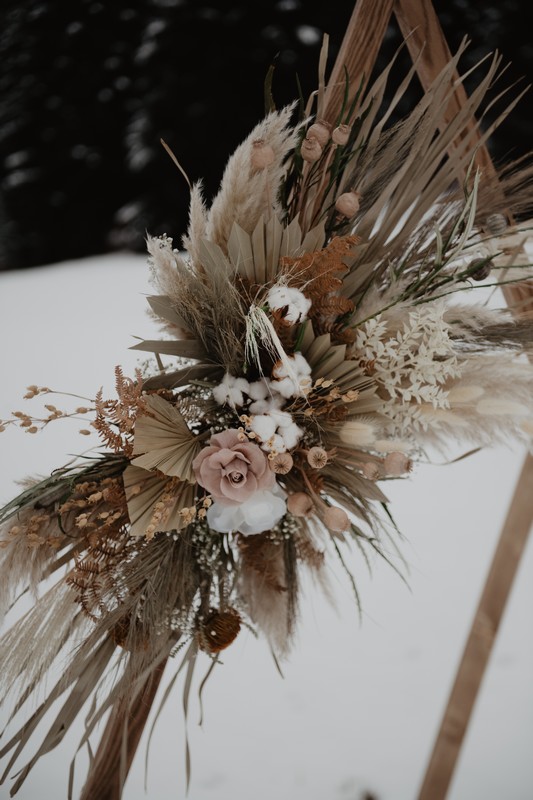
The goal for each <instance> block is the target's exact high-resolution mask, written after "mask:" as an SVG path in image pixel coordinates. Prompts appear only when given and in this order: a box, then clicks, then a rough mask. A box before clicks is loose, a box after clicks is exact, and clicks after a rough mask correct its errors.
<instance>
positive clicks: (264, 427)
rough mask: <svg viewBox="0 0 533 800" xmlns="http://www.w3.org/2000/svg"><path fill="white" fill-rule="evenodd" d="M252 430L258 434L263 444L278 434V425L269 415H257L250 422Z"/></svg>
mask: <svg viewBox="0 0 533 800" xmlns="http://www.w3.org/2000/svg"><path fill="white" fill-rule="evenodd" d="M250 430H252V431H253V432H254V433H255V434H257V436H259V438H260V439H261V441H262V442H268V440H269V439H270V438H271V436H274V434H275V433H276V423H275V421H274V420H273V419H272V417H271V416H269V415H268V414H256V415H255V416H254V417H252V421H251V422H250Z"/></svg>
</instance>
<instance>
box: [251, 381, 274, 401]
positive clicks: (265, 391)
mask: <svg viewBox="0 0 533 800" xmlns="http://www.w3.org/2000/svg"><path fill="white" fill-rule="evenodd" d="M246 394H247V395H248V397H249V398H250V399H251V400H264V399H265V398H266V397H268V395H269V394H270V392H269V388H268V381H267V379H266V378H263V379H262V380H260V381H254V382H253V383H250V384H249V386H248V390H247V392H246Z"/></svg>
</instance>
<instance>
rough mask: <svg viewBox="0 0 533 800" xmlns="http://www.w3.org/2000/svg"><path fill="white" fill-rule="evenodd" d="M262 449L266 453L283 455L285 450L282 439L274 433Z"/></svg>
mask: <svg viewBox="0 0 533 800" xmlns="http://www.w3.org/2000/svg"><path fill="white" fill-rule="evenodd" d="M262 448H263V450H266V451H267V452H276V453H284V452H285V451H286V450H287V448H286V447H285V442H284V440H283V437H282V436H280V435H279V433H275V434H274V436H272V437H271V438H270V439H269V440H268V442H267V443H266V444H263V445H262Z"/></svg>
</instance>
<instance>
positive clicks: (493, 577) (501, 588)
mask: <svg viewBox="0 0 533 800" xmlns="http://www.w3.org/2000/svg"><path fill="white" fill-rule="evenodd" d="M532 497H533V456H532V455H531V454H528V455H527V457H526V459H525V462H524V466H523V468H522V472H521V474H520V477H519V480H518V483H517V485H516V488H515V492H514V496H513V498H512V501H511V505H510V507H509V512H508V514H507V518H506V520H505V523H504V526H503V529H502V532H501V535H500V540H499V542H498V545H497V548H496V551H495V553H494V556H493V560H492V564H491V567H490V570H489V574H488V576H487V580H486V583H485V586H484V589H483V592H482V595H481V599H480V601H479V604H478V607H477V610H476V613H475V615H474V621H473V624H472V627H471V630H470V633H469V636H468V639H467V642H466V646H465V648H464V651H463V655H462V658H461V661H460V664H459V668H458V670H457V674H456V678H455V681H454V684H453V688H452V690H451V693H450V696H449V700H448V703H447V706H446V710H445V712H444V716H443V718H442V722H441V725H440V730H439V733H438V736H437V739H436V742H435V745H434V748H433V752H432V754H431V757H430V760H429V764H428V768H427V771H426V774H425V776H424V779H423V782H422V786H421V789H420V792H419V794H418V800H443V798H445V797H446V795H447V793H448V789H449V786H450V783H451V780H452V777H453V773H454V768H455V764H456V761H457V757H458V754H459V751H460V748H461V745H462V743H463V739H464V736H465V733H466V730H467V727H468V722H469V719H470V715H471V713H472V710H473V707H474V704H475V701H476V698H477V695H478V691H479V687H480V685H481V680H482V677H483V675H484V673H485V669H486V666H487V663H488V660H489V657H490V654H491V652H492V647H493V644H494V641H495V639H496V634H497V633H498V628H499V626H500V622H501V619H502V616H503V612H504V610H505V607H506V603H507V600H508V597H509V593H510V589H511V587H512V585H513V582H514V579H515V575H516V572H517V569H518V566H519V564H520V560H521V558H522V554H523V552H524V548H525V545H526V542H527V539H528V535H529V531H530V529H531V525H532V523H533V503H532V502H531V498H532Z"/></svg>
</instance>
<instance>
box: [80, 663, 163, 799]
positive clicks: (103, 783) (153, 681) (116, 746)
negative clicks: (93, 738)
mask: <svg viewBox="0 0 533 800" xmlns="http://www.w3.org/2000/svg"><path fill="white" fill-rule="evenodd" d="M165 665H166V661H164V662H163V663H162V664H160V665H159V666H158V667H156V669H155V670H154V672H153V673H152V675H151V676H150V677H149V678H148V679H147V681H146V683H145V684H144V687H143V688H142V689H141V692H140V694H139V696H138V698H137V701H136V702H135V705H134V707H133V711H130V712H128V705H129V704H128V698H126V700H125V701H124V702H122V703H119V705H118V706H117V707H116V708H113V709H112V711H111V715H110V717H109V720H108V722H107V724H106V727H105V729H104V732H103V734H102V736H101V738H100V742H99V744H98V749H97V751H96V754H95V757H94V761H93V762H92V764H91V767H90V771H89V775H88V777H87V780H86V782H85V786H84V787H83V790H82V792H81V795H80V800H120V798H121V796H122V790H123V788H124V783H125V781H126V778H127V775H128V772H129V770H130V767H131V765H132V762H133V758H134V756H135V753H136V751H137V747H138V746H139V742H140V740H141V736H142V733H143V731H144V728H145V725H146V722H147V719H148V716H149V714H150V711H151V708H152V705H153V703H154V700H155V697H156V694H157V690H158V688H159V684H160V682H161V678H162V677H163V672H164V670H165ZM128 713H129V716H128V720H127V723H128V727H127V737H126V763H124V764H122V765H121V756H122V746H123V730H124V722H125V719H126V715H127V714H128Z"/></svg>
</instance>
